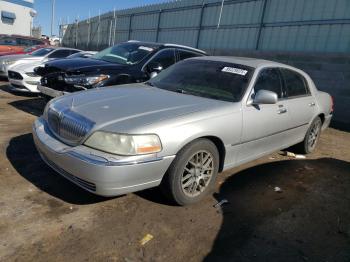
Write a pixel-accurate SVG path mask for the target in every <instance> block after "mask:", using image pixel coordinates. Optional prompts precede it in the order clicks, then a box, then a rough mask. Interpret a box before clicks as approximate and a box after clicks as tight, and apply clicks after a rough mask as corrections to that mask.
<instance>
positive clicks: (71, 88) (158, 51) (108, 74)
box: [35, 41, 206, 97]
mask: <svg viewBox="0 0 350 262" xmlns="http://www.w3.org/2000/svg"><path fill="white" fill-rule="evenodd" d="M204 55H206V53H205V52H204V51H201V50H198V49H195V48H191V47H187V46H182V45H175V44H160V43H149V42H139V41H129V42H126V43H121V44H118V45H115V46H112V47H109V48H107V49H105V50H103V51H101V52H99V53H97V54H95V55H93V56H91V57H90V58H84V59H81V58H75V59H64V60H58V61H53V62H48V63H46V64H45V66H44V67H38V68H36V69H35V72H36V73H37V74H38V75H40V76H42V78H41V83H40V85H39V86H38V89H39V90H40V91H41V92H42V94H43V95H44V96H49V97H56V96H60V95H63V94H64V93H70V92H75V91H80V90H85V89H91V88H95V87H103V86H111V85H119V84H127V83H138V82H144V81H146V80H148V79H150V78H151V77H153V76H154V75H156V74H157V73H159V72H160V71H161V70H163V69H165V68H167V67H169V66H171V65H172V64H174V63H176V62H178V61H180V60H183V59H186V58H190V57H196V56H204Z"/></svg>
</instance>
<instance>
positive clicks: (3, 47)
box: [0, 34, 50, 56]
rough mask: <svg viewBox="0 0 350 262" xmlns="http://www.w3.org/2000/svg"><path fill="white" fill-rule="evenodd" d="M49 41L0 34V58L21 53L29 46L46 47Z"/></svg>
mask: <svg viewBox="0 0 350 262" xmlns="http://www.w3.org/2000/svg"><path fill="white" fill-rule="evenodd" d="M49 44H50V43H49V41H47V40H43V39H37V38H34V37H29V36H20V35H6V34H0V56H2V55H10V54H16V53H21V52H23V50H24V49H26V48H27V47H31V46H47V45H49Z"/></svg>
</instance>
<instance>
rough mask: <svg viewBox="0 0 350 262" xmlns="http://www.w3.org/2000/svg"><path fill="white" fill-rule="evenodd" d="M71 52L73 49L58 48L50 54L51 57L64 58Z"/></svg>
mask: <svg viewBox="0 0 350 262" xmlns="http://www.w3.org/2000/svg"><path fill="white" fill-rule="evenodd" d="M70 54H71V50H57V51H54V52H53V53H52V54H50V55H49V58H64V57H67V56H69V55H70Z"/></svg>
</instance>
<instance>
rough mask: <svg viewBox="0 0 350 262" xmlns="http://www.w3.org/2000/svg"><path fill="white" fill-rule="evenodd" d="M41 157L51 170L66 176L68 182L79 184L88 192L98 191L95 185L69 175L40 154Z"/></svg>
mask: <svg viewBox="0 0 350 262" xmlns="http://www.w3.org/2000/svg"><path fill="white" fill-rule="evenodd" d="M40 155H41V157H42V158H43V160H44V161H45V162H46V163H47V164H48V165H49V166H50V167H51V168H53V169H54V170H55V171H56V172H58V173H60V174H61V175H62V176H64V177H65V178H67V179H68V180H70V181H72V182H75V183H76V184H78V185H79V186H81V187H82V188H85V189H87V190H90V191H94V192H95V191H96V185H95V184H94V183H92V182H89V181H86V180H84V179H81V178H79V177H76V176H74V175H72V174H70V173H68V172H67V171H65V170H64V169H62V168H60V167H59V166H58V165H56V164H55V163H54V162H52V161H51V160H49V159H48V158H47V157H46V156H45V155H44V154H42V153H40Z"/></svg>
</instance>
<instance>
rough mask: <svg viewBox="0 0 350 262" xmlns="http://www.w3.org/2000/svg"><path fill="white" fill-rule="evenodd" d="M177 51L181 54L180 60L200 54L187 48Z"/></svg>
mask: <svg viewBox="0 0 350 262" xmlns="http://www.w3.org/2000/svg"><path fill="white" fill-rule="evenodd" d="M177 52H178V55H179V61H181V60H184V59H187V58H191V57H197V56H199V55H198V54H196V53H193V52H189V51H185V50H178V51H177Z"/></svg>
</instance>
